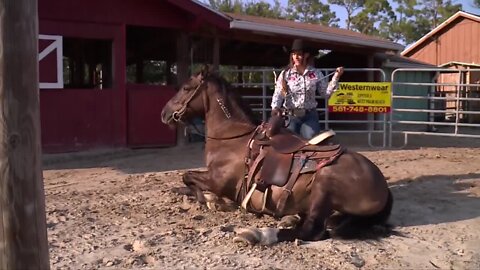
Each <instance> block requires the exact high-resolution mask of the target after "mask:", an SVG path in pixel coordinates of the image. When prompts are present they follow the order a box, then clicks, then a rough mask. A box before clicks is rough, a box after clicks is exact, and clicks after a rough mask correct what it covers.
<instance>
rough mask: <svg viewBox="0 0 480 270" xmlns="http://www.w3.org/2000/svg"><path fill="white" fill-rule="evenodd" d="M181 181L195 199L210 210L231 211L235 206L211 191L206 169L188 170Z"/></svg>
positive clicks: (210, 182)
mask: <svg viewBox="0 0 480 270" xmlns="http://www.w3.org/2000/svg"><path fill="white" fill-rule="evenodd" d="M183 183H184V184H185V185H186V187H187V188H188V189H189V190H190V193H192V194H193V196H195V197H196V199H197V201H198V202H199V203H202V204H206V205H207V207H208V209H210V210H220V211H232V210H235V209H236V208H237V207H236V205H235V204H234V203H231V202H227V201H225V200H224V199H223V198H220V197H218V196H217V195H216V194H215V193H213V192H211V190H212V189H211V187H210V184H212V181H211V179H210V174H209V172H208V171H203V172H199V171H189V172H186V173H185V174H184V175H183Z"/></svg>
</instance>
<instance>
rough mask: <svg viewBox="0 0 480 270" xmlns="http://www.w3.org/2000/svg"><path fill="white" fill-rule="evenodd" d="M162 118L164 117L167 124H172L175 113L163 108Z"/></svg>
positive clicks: (163, 120) (163, 119) (163, 121)
mask: <svg viewBox="0 0 480 270" xmlns="http://www.w3.org/2000/svg"><path fill="white" fill-rule="evenodd" d="M161 119H162V123H164V124H166V125H170V124H171V123H172V120H174V119H173V113H172V112H170V111H169V110H165V109H163V110H162V114H161Z"/></svg>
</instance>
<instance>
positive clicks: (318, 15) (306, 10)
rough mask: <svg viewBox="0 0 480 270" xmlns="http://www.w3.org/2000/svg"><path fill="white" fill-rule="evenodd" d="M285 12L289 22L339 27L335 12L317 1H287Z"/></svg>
mask: <svg viewBox="0 0 480 270" xmlns="http://www.w3.org/2000/svg"><path fill="white" fill-rule="evenodd" d="M286 12H287V19H290V20H294V21H299V22H307V23H319V24H322V25H325V26H334V27H339V25H338V22H339V21H340V20H339V19H338V18H337V15H336V14H335V12H332V11H331V10H330V7H329V6H328V5H326V4H323V3H322V2H320V1H319V0H289V1H288V7H287V9H286Z"/></svg>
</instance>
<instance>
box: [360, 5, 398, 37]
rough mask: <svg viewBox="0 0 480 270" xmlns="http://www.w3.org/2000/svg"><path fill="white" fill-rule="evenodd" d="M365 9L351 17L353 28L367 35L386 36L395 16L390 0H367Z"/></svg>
mask: <svg viewBox="0 0 480 270" xmlns="http://www.w3.org/2000/svg"><path fill="white" fill-rule="evenodd" d="M364 5H365V6H364V7H363V9H362V10H361V11H360V12H359V13H358V14H356V15H355V16H353V18H352V19H351V20H352V21H351V23H352V29H354V30H357V31H358V32H360V33H363V34H367V35H375V36H381V37H385V36H387V35H388V32H389V29H388V25H389V22H390V21H391V20H392V19H393V18H394V17H395V14H394V13H393V10H392V7H391V6H390V3H389V2H388V0H366V1H365V2H364Z"/></svg>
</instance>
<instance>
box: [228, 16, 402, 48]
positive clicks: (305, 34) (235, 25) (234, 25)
mask: <svg viewBox="0 0 480 270" xmlns="http://www.w3.org/2000/svg"><path fill="white" fill-rule="evenodd" d="M230 29H236V30H247V31H253V32H258V33H263V34H266V35H271V34H279V35H288V36H292V37H299V38H308V39H317V40H321V41H328V42H337V43H344V44H349V45H350V46H352V47H354V46H355V45H356V46H367V47H373V48H381V49H385V50H394V51H401V50H403V48H404V46H403V45H400V44H397V43H393V42H390V41H380V40H375V41H372V40H364V39H359V38H355V37H351V36H345V35H338V34H332V33H325V32H319V31H311V30H303V29H296V28H290V27H284V26H278V25H270V24H263V23H256V22H249V21H242V20H236V19H233V20H232V21H231V22H230Z"/></svg>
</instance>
